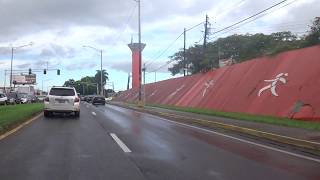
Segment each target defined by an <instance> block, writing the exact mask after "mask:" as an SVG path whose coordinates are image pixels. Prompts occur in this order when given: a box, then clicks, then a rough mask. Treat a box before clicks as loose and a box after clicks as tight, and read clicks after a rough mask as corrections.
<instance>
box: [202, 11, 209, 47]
mask: <svg viewBox="0 0 320 180" xmlns="http://www.w3.org/2000/svg"><path fill="white" fill-rule="evenodd" d="M208 21H209V16H208V15H206V23H205V25H204V39H203V49H204V50H205V49H206V48H207V38H208Z"/></svg>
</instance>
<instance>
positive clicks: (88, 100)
mask: <svg viewBox="0 0 320 180" xmlns="http://www.w3.org/2000/svg"><path fill="white" fill-rule="evenodd" d="M93 97H94V95H89V96H87V98H86V101H87V103H92V99H93Z"/></svg>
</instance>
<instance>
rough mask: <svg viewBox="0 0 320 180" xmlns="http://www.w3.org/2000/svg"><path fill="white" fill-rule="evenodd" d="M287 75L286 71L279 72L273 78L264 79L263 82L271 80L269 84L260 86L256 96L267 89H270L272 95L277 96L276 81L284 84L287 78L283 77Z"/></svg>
mask: <svg viewBox="0 0 320 180" xmlns="http://www.w3.org/2000/svg"><path fill="white" fill-rule="evenodd" d="M288 75H289V74H288V73H280V74H278V75H277V76H276V78H275V79H270V80H264V81H265V82H271V84H270V85H268V86H265V87H263V88H261V89H260V91H259V93H258V96H261V94H262V92H263V91H265V90H267V89H270V90H271V93H272V95H274V96H279V95H278V93H277V92H276V87H277V84H278V82H282V83H283V84H286V83H287V80H286V79H285V77H288Z"/></svg>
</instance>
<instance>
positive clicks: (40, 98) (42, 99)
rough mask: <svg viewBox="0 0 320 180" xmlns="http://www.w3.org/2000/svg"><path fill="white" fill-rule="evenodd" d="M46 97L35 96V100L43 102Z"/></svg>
mask: <svg viewBox="0 0 320 180" xmlns="http://www.w3.org/2000/svg"><path fill="white" fill-rule="evenodd" d="M46 97H47V96H42V95H40V96H37V99H38V102H43V101H44V98H46Z"/></svg>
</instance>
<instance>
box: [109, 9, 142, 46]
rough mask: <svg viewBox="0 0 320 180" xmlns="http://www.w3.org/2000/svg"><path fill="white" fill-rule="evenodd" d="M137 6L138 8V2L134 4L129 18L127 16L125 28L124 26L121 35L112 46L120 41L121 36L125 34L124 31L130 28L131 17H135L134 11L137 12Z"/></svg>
mask: <svg viewBox="0 0 320 180" xmlns="http://www.w3.org/2000/svg"><path fill="white" fill-rule="evenodd" d="M136 8H137V4H135V5H134V6H133V8H132V10H131V12H130V13H129V14H128V18H127V20H126V22H125V26H124V27H125V28H124V30H123V31H121V32H120V34H119V36H118V37H117V38H116V39H115V40H114V42H113V43H112V46H114V45H115V44H116V43H117V42H118V40H119V39H120V38H121V36H122V35H123V33H124V32H125V31H126V30H127V29H128V25H129V22H130V21H131V19H132V17H133V14H134V12H135V10H136Z"/></svg>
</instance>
